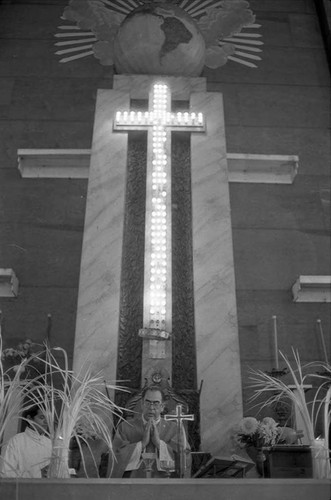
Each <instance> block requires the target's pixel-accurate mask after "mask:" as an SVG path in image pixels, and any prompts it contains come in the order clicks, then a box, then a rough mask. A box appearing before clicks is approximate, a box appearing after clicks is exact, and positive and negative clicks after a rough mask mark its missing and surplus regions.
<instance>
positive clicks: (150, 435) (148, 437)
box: [141, 418, 160, 450]
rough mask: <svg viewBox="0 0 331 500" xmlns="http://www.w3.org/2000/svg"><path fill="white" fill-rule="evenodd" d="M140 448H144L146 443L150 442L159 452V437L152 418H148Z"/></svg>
mask: <svg viewBox="0 0 331 500" xmlns="http://www.w3.org/2000/svg"><path fill="white" fill-rule="evenodd" d="M141 442H142V448H143V450H144V449H145V448H146V446H147V445H148V443H150V442H152V443H153V445H154V446H155V447H156V448H157V449H158V450H159V449H160V435H159V431H158V428H157V426H156V422H155V420H154V419H153V418H150V419H149V420H148V422H147V425H146V427H145V431H144V434H143V438H142V441H141Z"/></svg>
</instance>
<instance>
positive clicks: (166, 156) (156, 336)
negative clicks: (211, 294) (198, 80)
mask: <svg viewBox="0 0 331 500" xmlns="http://www.w3.org/2000/svg"><path fill="white" fill-rule="evenodd" d="M148 108H149V110H148V111H146V112H141V111H139V112H135V111H118V112H117V113H116V117H115V122H114V130H119V131H121V130H125V131H130V130H147V131H148V139H147V181H146V218H145V221H146V222H145V266H144V313H143V328H142V329H141V330H140V331H139V335H140V336H141V337H144V338H145V339H148V341H149V342H148V343H149V345H151V344H153V342H154V343H155V344H156V345H159V344H160V341H161V343H162V342H163V341H165V340H167V339H170V337H171V335H170V334H171V331H172V286H171V281H172V280H171V131H172V130H176V131H191V132H193V131H195V132H203V131H204V120H203V115H202V113H194V112H179V113H172V112H171V92H170V89H169V87H168V86H167V85H165V84H164V83H162V82H160V83H155V84H154V85H153V87H152V89H151V91H150V93H149V106H148ZM159 347H160V346H159ZM161 351H162V348H161ZM149 357H150V358H153V357H154V358H162V357H163V358H165V357H166V356H162V353H161V354H160V348H159V352H154V354H153V350H151V349H150V355H149ZM168 368H170V370H169V372H170V373H171V364H170V367H168ZM143 371H144V367H143ZM143 376H144V374H143Z"/></svg>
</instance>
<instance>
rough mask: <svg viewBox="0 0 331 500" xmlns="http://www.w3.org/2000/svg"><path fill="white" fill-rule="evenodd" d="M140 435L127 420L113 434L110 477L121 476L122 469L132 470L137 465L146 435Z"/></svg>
mask: <svg viewBox="0 0 331 500" xmlns="http://www.w3.org/2000/svg"><path fill="white" fill-rule="evenodd" d="M144 436H145V434H144V435H143V436H141V434H139V432H137V431H136V429H135V428H134V427H132V426H131V425H130V424H129V423H127V422H122V423H121V424H120V425H119V427H118V429H117V431H116V434H115V437H114V440H113V450H114V455H115V456H114V460H113V464H112V470H111V477H122V476H123V473H124V471H126V470H134V469H137V468H138V467H139V464H140V461H141V453H142V451H143V445H144V447H145V446H146V445H145V444H144V443H145V441H146V436H145V439H144Z"/></svg>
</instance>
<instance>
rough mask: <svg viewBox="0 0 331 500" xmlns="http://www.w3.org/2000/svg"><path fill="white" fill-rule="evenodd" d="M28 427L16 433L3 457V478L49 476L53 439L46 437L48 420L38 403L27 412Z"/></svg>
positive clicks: (0, 460) (0, 462) (1, 463)
mask: <svg viewBox="0 0 331 500" xmlns="http://www.w3.org/2000/svg"><path fill="white" fill-rule="evenodd" d="M24 417H25V418H26V419H27V427H26V429H25V431H24V432H20V433H18V434H16V435H15V436H13V437H12V438H11V439H10V440H9V441H8V443H7V445H6V446H5V450H4V452H3V456H2V457H0V476H1V477H20V478H41V477H46V476H47V467H48V465H49V463H50V459H51V455H52V442H51V440H50V439H49V438H48V437H46V436H45V433H47V422H46V418H45V415H44V414H43V412H42V411H41V409H40V407H39V406H38V405H35V406H33V407H32V408H30V409H29V410H27V411H26V412H25V414H24Z"/></svg>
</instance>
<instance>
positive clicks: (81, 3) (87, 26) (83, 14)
mask: <svg viewBox="0 0 331 500" xmlns="http://www.w3.org/2000/svg"><path fill="white" fill-rule="evenodd" d="M125 17H126V14H124V13H120V12H117V11H115V10H113V9H112V8H111V6H110V5H109V2H108V0H71V1H70V2H69V5H68V7H66V8H65V9H64V12H63V15H62V19H64V20H66V21H73V22H75V23H76V29H77V28H78V29H79V30H84V32H82V35H84V37H85V38H86V40H85V41H86V42H95V43H92V44H91V43H90V44H89V45H88V46H85V47H84V49H85V50H86V49H92V50H91V51H89V52H88V53H85V54H84V55H89V54H91V53H93V55H94V57H96V58H97V59H100V62H101V64H103V65H107V66H108V65H112V64H113V42H114V38H115V36H116V34H117V31H118V29H119V26H120V24H121V22H122V21H123V19H124V18H125ZM69 35H70V33H65V34H63V35H58V37H61V36H69ZM78 35H79V32H77V36H78ZM72 36H73V35H72ZM62 43H63V42H62ZM65 43H68V42H65ZM74 43H75V42H74V41H73V42H72V44H74ZM76 43H79V41H78V40H77V39H76ZM56 45H57V46H59V45H61V42H59V43H57V44H56ZM78 50H79V47H76V48H75V47H74V48H70V49H65V50H63V51H59V52H57V54H63V53H69V52H76V51H78ZM80 57H82V56H80ZM75 58H78V56H71V57H68V58H65V59H62V60H61V62H67V60H71V59H75Z"/></svg>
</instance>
